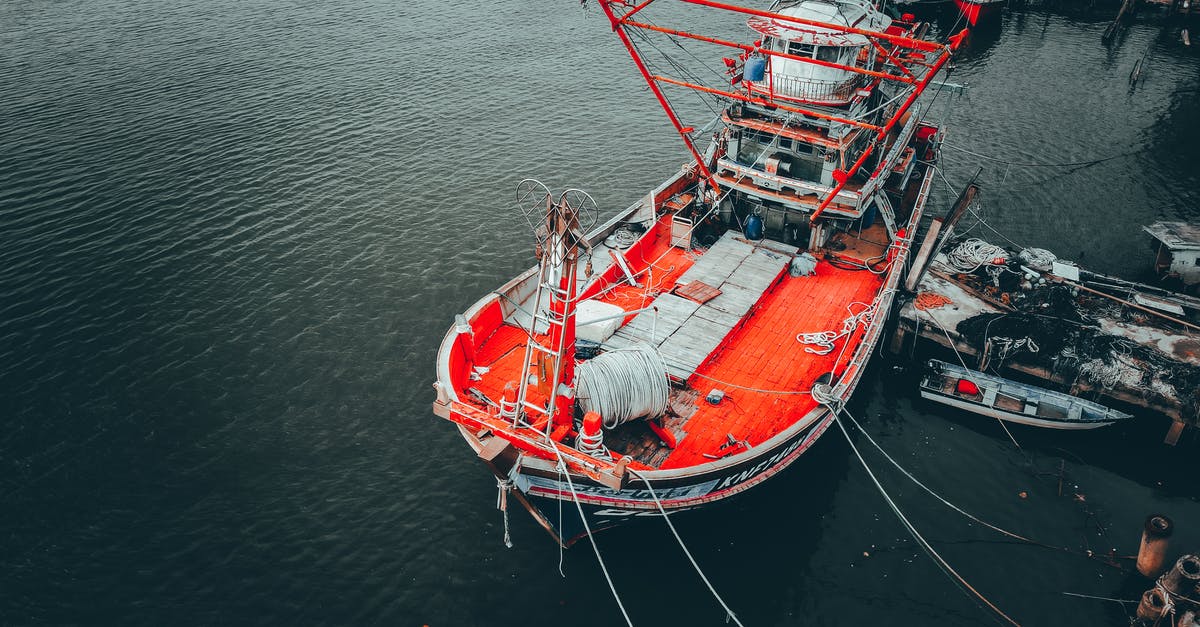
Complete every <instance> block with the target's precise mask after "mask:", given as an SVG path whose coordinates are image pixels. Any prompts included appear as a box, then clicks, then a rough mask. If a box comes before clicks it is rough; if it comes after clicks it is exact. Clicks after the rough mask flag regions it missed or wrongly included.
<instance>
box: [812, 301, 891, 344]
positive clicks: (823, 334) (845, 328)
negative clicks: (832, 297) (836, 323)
mask: <svg viewBox="0 0 1200 627" xmlns="http://www.w3.org/2000/svg"><path fill="white" fill-rule="evenodd" d="M855 305H860V306H863V307H865V309H863V310H862V311H860V312H858V313H854V306H855ZM878 309H879V300H878V299H876V300H874V301H872V302H871V304H870V305H867V304H865V303H858V302H855V303H850V304H849V305H846V311H849V312H850V315H849V316H848V317H847V318H846V319H845V320H843V321H842V330H841V331H838V332H834V331H817V332H814V333H800V334H797V335H796V341H797V342H800V343H801V344H810V345H813V346H816V348H812V346H805V347H804V352H806V353H812V354H814V355H828V354H829V353H831V352H833V349H834V342H837V341H838V340H840V339H842V338H843V337H846V336H847V335H850V334H851V333H854V330H855V329H857V328H858V327H859V326H860V325H869V324H870V323H871V320H872V319H874V318H875V312H876V311H877V310H878Z"/></svg>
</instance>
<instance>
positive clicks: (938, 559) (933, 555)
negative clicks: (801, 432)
mask: <svg viewBox="0 0 1200 627" xmlns="http://www.w3.org/2000/svg"><path fill="white" fill-rule="evenodd" d="M818 385H821V384H818ZM831 395H832V391H829V392H818V390H817V386H813V398H815V399H817V401H818V402H821V403H822V404H823V405H825V406H826V407H828V408H829V410H830V412H832V413H833V417H834V422H836V423H837V426H838V429H840V430H841V432H842V435H843V436H845V438H846V443H847V444H849V445H850V450H852V451H854V456H855V457H857V458H858V461H859V463H860V464H862V467H863V470H865V471H867V476H868V477H870V478H871V482H872V483H874V484H875V487H876V488H877V489H878V490H879V494H880V495H882V496H883V500H884V501H886V502H887V504H888V506H889V507H891V509H892V513H894V514H895V515H896V518H898V519H900V523H901V524H902V525H903V526H904V528H905V529H906V530H908V533H909V534H910V535H912V537H913V539H914V540H916V541H917V544H918V545H919V546H920V547H921V548H922V549H924V550H925V553H926V554H928V555H929V557H930V559H932V560H933V562H934V563H935V564H937V566H938V568H940V569H941V570H942V572H944V573H946V575H947V576H949V577H950V578H951V580H952V581H954V582H955V584H957V585H958V586H959V587H960V588H962V589H963V591H964V592H966V593H968V594H970V595H971V596H974V597H975V598H976V599H978V600H979V601H980V602H982V603H983V604H984V605H986V606H987V607H988V608H990V609H991V610H992V611H993V612H995V613H996V615H997V616H998V617H1000V618H1003V619H1004V620H1005V621H1006V622H1007V623H1008V624H1010V625H1016V626H1017V627H1020V623H1018V622H1017V621H1015V620H1013V619H1012V618H1011V617H1009V616H1008V614H1005V613H1004V611H1003V610H1001V609H1000V608H999V607H996V605H995V604H993V603H992V602H991V601H989V600H988V599H987V597H985V596H983V595H982V594H981V593H980V592H979V591H978V590H976V589H975V588H974V587H972V586H971V584H970V583H968V582H967V580H966V579H964V578H963V576H962V575H960V574H958V571H956V570H954V567H953V566H951V565H950V563H949V562H947V561H946V560H945V558H943V557H942V556H941V555H940V554H939V553H938V552H937V551H936V550H935V549H934V548H933V545H931V544H930V543H929V541H928V540H926V539H925V537H924V536H922V535H921V532H920V531H917V528H916V526H915V525H913V524H912V522H911V521H909V520H908V517H907V516H905V515H904V512H903V511H901V510H900V506H899V505H897V504H896V502H895V501H894V500H892V497H891V495H889V494H888V492H887V490H886V489H884V487H883V484H882V483H880V482H879V479H878V478H877V477H876V476H875V473H874V472H871V467H870V466H868V465H867V460H865V459H863V456H862V453H860V452H859V451H858V447H857V446H854V440H852V439H851V438H850V432H849V431H847V430H846V425H844V424H842V419H841V416H840V414H839V410H838V407H837V405H836V404H834V403H828V404H826V403H824V402H822V401H821V399H822V398H829V396H831Z"/></svg>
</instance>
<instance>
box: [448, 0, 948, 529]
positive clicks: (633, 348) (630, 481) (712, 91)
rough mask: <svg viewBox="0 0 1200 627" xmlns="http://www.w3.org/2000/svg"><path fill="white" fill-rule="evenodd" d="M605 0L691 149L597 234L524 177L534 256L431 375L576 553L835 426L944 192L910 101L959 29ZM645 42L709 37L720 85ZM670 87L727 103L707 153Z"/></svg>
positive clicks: (474, 317)
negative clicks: (679, 16) (931, 201)
mask: <svg viewBox="0 0 1200 627" xmlns="http://www.w3.org/2000/svg"><path fill="white" fill-rule="evenodd" d="M598 2H599V4H600V6H601V8H602V9H603V11H604V14H605V15H606V16H607V17H608V19H609V20H610V22H611V26H612V28H613V30H614V31H615V32H616V34H617V35H618V37H620V39H621V41H622V42H623V43H624V44H625V46H626V48H627V49H628V50H629V52H630V54H631V56H632V58H633V61H634V64H635V66H636V67H637V69H638V71H639V72H640V73H641V74H642V76H643V78H645V80H646V81H647V84H648V85H649V87H650V90H651V91H652V92H653V93H654V95H655V96H656V97H657V98H658V99H659V102H660V103H661V104H662V105H663V107H664V110H665V112H666V113H667V116H668V117H669V119H670V120H671V122H672V124H673V125H674V126H675V129H676V130H677V131H678V133H679V135H680V137H681V138H682V139H683V140H684V142H685V143H686V145H687V148H688V150H689V151H690V153H691V154H692V156H693V158H694V162H692V163H690V164H688V165H687V166H685V167H684V168H683V169H682V170H680V171H678V172H677V173H676V174H675V175H673V176H671V177H670V178H668V179H667V180H666V181H665V182H664V183H662V184H661V185H659V186H658V187H657V188H655V189H654V190H652V191H651V193H650V194H649V195H648V196H646V197H645V198H643V199H642V200H641V201H639V202H637V203H635V204H634V205H633V206H631V207H629V208H627V209H625V210H624V211H621V212H619V213H618V214H617V215H616V216H615V217H613V218H612V219H610V220H608V221H606V222H604V223H603V224H600V225H598V226H594V222H595V215H596V206H595V203H594V202H593V201H592V199H591V197H590V196H588V195H587V194H585V193H583V192H581V191H578V190H567V191H564V192H561V193H557V192H552V191H551V190H549V189H547V188H546V187H544V186H542V185H541V184H540V183H538V182H536V181H533V180H527V181H525V182H523V183H522V184H521V185H520V186H519V188H518V192H517V207H518V208H519V209H520V210H521V211H522V212H523V213H524V215H525V216H526V218H527V219H528V220H529V222H530V226H531V227H532V228H533V230H534V232H535V233H536V239H537V246H536V256H537V259H538V263H537V264H536V265H535V266H534V267H531V268H530V269H529V270H527V271H526V272H524V273H523V274H521V275H519V276H517V277H515V278H513V279H512V280H511V281H509V282H508V283H506V284H504V285H503V286H501V287H500V288H498V289H497V290H495V291H493V292H491V293H489V294H487V295H485V296H483V298H481V299H480V300H479V301H478V302H476V303H475V304H474V305H472V306H471V307H470V308H469V309H468V310H467V311H466V312H465V313H463V314H462V315H460V316H458V318H457V320H456V323H455V324H454V326H452V327H451V329H450V330H449V332H448V333H447V334H446V336H445V338H444V340H443V341H442V344H441V348H440V350H439V352H438V356H437V381H436V382H435V384H434V386H435V388H436V390H437V399H436V401H435V403H434V413H435V414H437V415H438V416H441V417H442V418H445V419H447V420H450V421H452V422H454V423H455V424H456V425H457V427H458V429H459V431H460V433H461V434H462V437H463V438H464V439H465V440H466V442H467V444H468V445H470V447H471V448H472V449H474V451H475V452H476V453H477V454H478V456H479V457H480V458H482V460H483V461H484V462H485V464H486V465H487V466H488V467H489V468H490V470H491V471H492V473H494V475H495V477H496V479H497V482H498V485H499V489H500V496H501V499H500V503H501V509H504V510H505V511H507V505H508V504H509V503H510V502H511V501H512V500H515V501H516V502H519V503H520V504H521V505H522V506H524V508H525V509H527V510H528V511H529V512H530V513H531V514H532V515H533V517H534V518H535V519H536V520H537V521H538V522H539V523H540V524H541V525H542V526H544V527H545V528H546V529H547V530H548V531H549V532H550V533H551V534H552V535H553V536H554V537H555V539H556V540H557V541H558V542H560V543H561V544H563V545H569V544H570V543H572V542H573V541H574V540H576V539H579V538H581V537H583V536H584V535H586V534H587V533H589V532H594V531H596V530H598V529H601V528H604V527H608V526H611V525H614V524H617V523H620V522H622V521H626V520H629V519H632V518H634V517H639V516H656V515H660V514H665V513H667V512H675V511H680V510H685V509H690V508H695V507H698V506H701V505H704V504H706V503H712V502H714V501H718V500H721V499H724V498H727V497H730V496H733V495H735V494H738V493H741V492H744V491H746V490H748V489H750V488H752V487H754V486H756V485H758V484H760V483H762V482H763V481H765V480H767V479H768V478H770V477H772V476H774V475H776V474H778V473H779V472H780V471H781V470H783V469H784V468H785V467H787V466H788V465H789V464H791V463H792V462H793V461H795V460H796V459H797V458H798V457H799V456H800V455H801V454H803V453H804V452H805V451H806V450H808V449H809V447H811V446H812V445H813V443H814V442H815V441H816V440H817V438H819V437H820V436H821V434H822V433H824V432H825V430H826V429H827V428H828V427H829V425H830V424H831V422H832V420H833V419H834V415H833V412H832V410H831V408H833V407H837V406H838V405H839V404H841V403H844V402H845V401H846V400H847V399H848V398H849V396H850V394H851V393H852V392H853V391H854V388H855V386H856V385H857V384H858V382H859V380H860V378H861V377H862V374H863V370H864V368H865V367H866V365H867V361H868V359H870V356H871V354H872V352H873V349H874V348H875V347H876V346H877V344H878V342H879V338H880V335H881V333H882V330H883V325H884V321H885V319H886V317H887V315H888V313H889V311H890V309H891V305H892V300H893V297H894V295H895V293H896V290H897V284H898V281H899V280H900V276H901V273H902V272H903V271H904V268H905V265H906V262H907V261H908V259H909V248H910V244H911V242H912V241H913V237H914V235H915V233H916V230H917V226H918V224H919V222H920V219H921V216H922V211H923V209H924V207H925V203H926V201H927V199H928V196H929V189H930V185H931V182H932V180H933V176H934V162H935V160H936V159H937V155H938V150H937V147H938V143H939V140H940V134H939V131H938V129H937V128H935V127H934V126H932V125H931V124H929V123H927V122H925V121H923V120H922V119H921V117H920V115H918V113H917V111H918V109H917V107H916V106H914V105H915V103H917V101H918V98H919V97H920V96H921V94H922V92H923V91H924V90H925V88H926V87H927V86H928V85H929V83H930V82H931V81H932V80H933V78H934V76H935V75H936V74H937V72H938V70H939V69H940V68H941V67H942V66H943V65H944V64H945V63H946V62H947V60H948V59H949V57H950V54H951V53H952V51H953V49H954V48H955V47H956V46H957V44H958V42H959V41H961V34H960V35H959V36H956V38H952V41H951V42H949V43H938V42H934V41H929V40H926V39H924V38H923V37H922V35H923V34H924V33H925V32H926V25H924V24H920V23H915V22H903V21H895V20H893V19H891V18H889V17H888V16H886V15H884V14H883V13H881V12H879V11H878V10H876V9H875V8H874V7H873V6H872V5H871V4H870V3H866V2H858V1H851V0H800V1H792V2H783V3H776V4H775V5H772V6H771V8H770V9H769V10H757V9H750V8H746V7H740V6H733V5H727V4H722V3H719V2H713V1H710V0H676V1H675V2H674V3H670V2H668V0H641V1H640V2H630V1H625V0H598ZM665 4H675V5H682V6H685V7H687V8H689V9H699V8H702V9H703V10H705V11H708V12H713V11H715V12H717V13H719V14H720V15H721V16H723V17H727V18H732V19H733V20H735V24H734V27H733V28H730V29H727V30H728V32H734V31H735V30H737V31H740V32H742V33H744V35H743V37H744V39H745V41H734V40H730V39H724V38H722V37H720V36H716V35H703V34H698V33H693V32H690V31H688V30H685V29H683V28H681V27H680V25H678V24H670V20H671V19H672V16H673V15H674V14H673V13H670V12H667V13H665V14H663V15H660V14H655V15H653V16H652V14H654V13H655V10H656V9H657V8H658V7H659V5H665ZM664 15H665V17H664ZM703 23H705V24H709V23H714V22H712V21H711V20H707V19H706V20H704V21H703ZM738 23H740V24H741V26H738ZM746 26H748V28H746ZM649 36H662V37H668V38H669V39H670V40H672V41H674V42H678V43H680V44H681V45H682V44H687V45H693V46H705V47H711V48H713V49H714V50H715V51H714V52H713V53H711V54H710V56H709V57H708V58H711V59H712V60H714V61H716V63H715V64H714V65H715V66H716V67H717V68H719V71H717V72H713V73H711V74H709V75H710V76H716V77H719V78H714V79H712V81H711V82H710V83H707V84H703V83H700V82H699V79H697V78H696V76H697V74H695V73H688V72H682V71H681V72H678V73H677V74H674V75H668V74H665V73H661V72H657V71H653V70H651V67H652V66H653V67H663V68H665V67H676V68H678V66H671V65H669V64H658V65H652V64H651V63H648V62H647V60H646V58H644V57H643V56H642V53H641V51H640V48H639V47H638V45H636V44H635V43H634V37H637V38H638V41H646V40H645V39H643V37H649ZM668 47H670V46H668ZM722 54H724V55H726V56H723V57H722V56H721V55H722ZM695 58H700V57H699V55H697V56H696V57H695ZM666 89H671V90H678V91H683V90H694V91H695V92H698V93H700V94H703V95H705V96H706V97H714V98H716V99H718V100H719V101H720V103H721V104H722V108H721V109H720V114H719V116H718V118H717V120H715V122H714V125H713V127H712V128H714V129H715V131H714V132H712V133H711V135H707V134H704V135H705V139H711V141H710V142H709V143H708V144H707V146H706V147H701V146H698V145H697V143H696V142H697V138H699V137H701V136H702V132H700V131H697V130H696V128H695V127H693V126H688V125H685V124H684V122H683V121H682V120H681V119H680V117H679V115H678V114H677V113H676V111H675V110H674V109H673V108H672V107H671V106H670V105H669V103H668V100H667V98H666V96H665V94H664V90H666ZM510 497H511V499H510ZM505 521H506V525H507V514H506V515H505ZM506 532H507V526H506ZM506 540H507V536H506Z"/></svg>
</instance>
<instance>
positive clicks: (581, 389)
mask: <svg viewBox="0 0 1200 627" xmlns="http://www.w3.org/2000/svg"><path fill="white" fill-rule="evenodd" d="M575 376H576V382H575V386H576V392H577V395H578V399H579V407H580V408H581V409H582V410H583V411H584V413H587V412H589V411H594V412H596V413H598V414H600V415H601V416H602V417H603V418H604V426H605V427H606V428H608V429H612V428H613V427H616V426H617V425H619V424H621V423H623V422H627V421H629V420H632V419H634V418H638V417H641V416H650V417H657V416H661V415H663V414H664V413H665V412H666V411H667V396H668V395H669V394H670V392H671V383H670V381H668V380H667V367H666V365H665V364H663V360H662V357H661V356H659V354H658V351H657V350H655V349H654V347H652V346H650V345H647V344H635V345H633V346H630V347H627V348H618V349H614V350H610V351H608V352H606V353H604V354H603V355H598V356H596V357H594V358H592V359H589V360H587V361H585V362H583V363H581V364H579V367H578V369H577V370H576V374H575Z"/></svg>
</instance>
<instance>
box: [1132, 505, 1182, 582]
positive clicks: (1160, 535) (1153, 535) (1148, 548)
mask: <svg viewBox="0 0 1200 627" xmlns="http://www.w3.org/2000/svg"><path fill="white" fill-rule="evenodd" d="M1173 531H1175V523H1172V522H1171V519H1170V518H1167V517H1166V516H1163V515H1162V514H1151V515H1149V516H1147V517H1146V524H1145V526H1144V527H1143V529H1142V545H1141V547H1139V548H1138V556H1137V569H1138V572H1139V573H1141V574H1142V575H1144V576H1146V577H1157V576H1158V575H1159V574H1160V573H1162V571H1163V565H1164V564H1165V563H1166V561H1167V541H1168V539H1170V537H1171V533H1172V532H1173Z"/></svg>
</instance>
